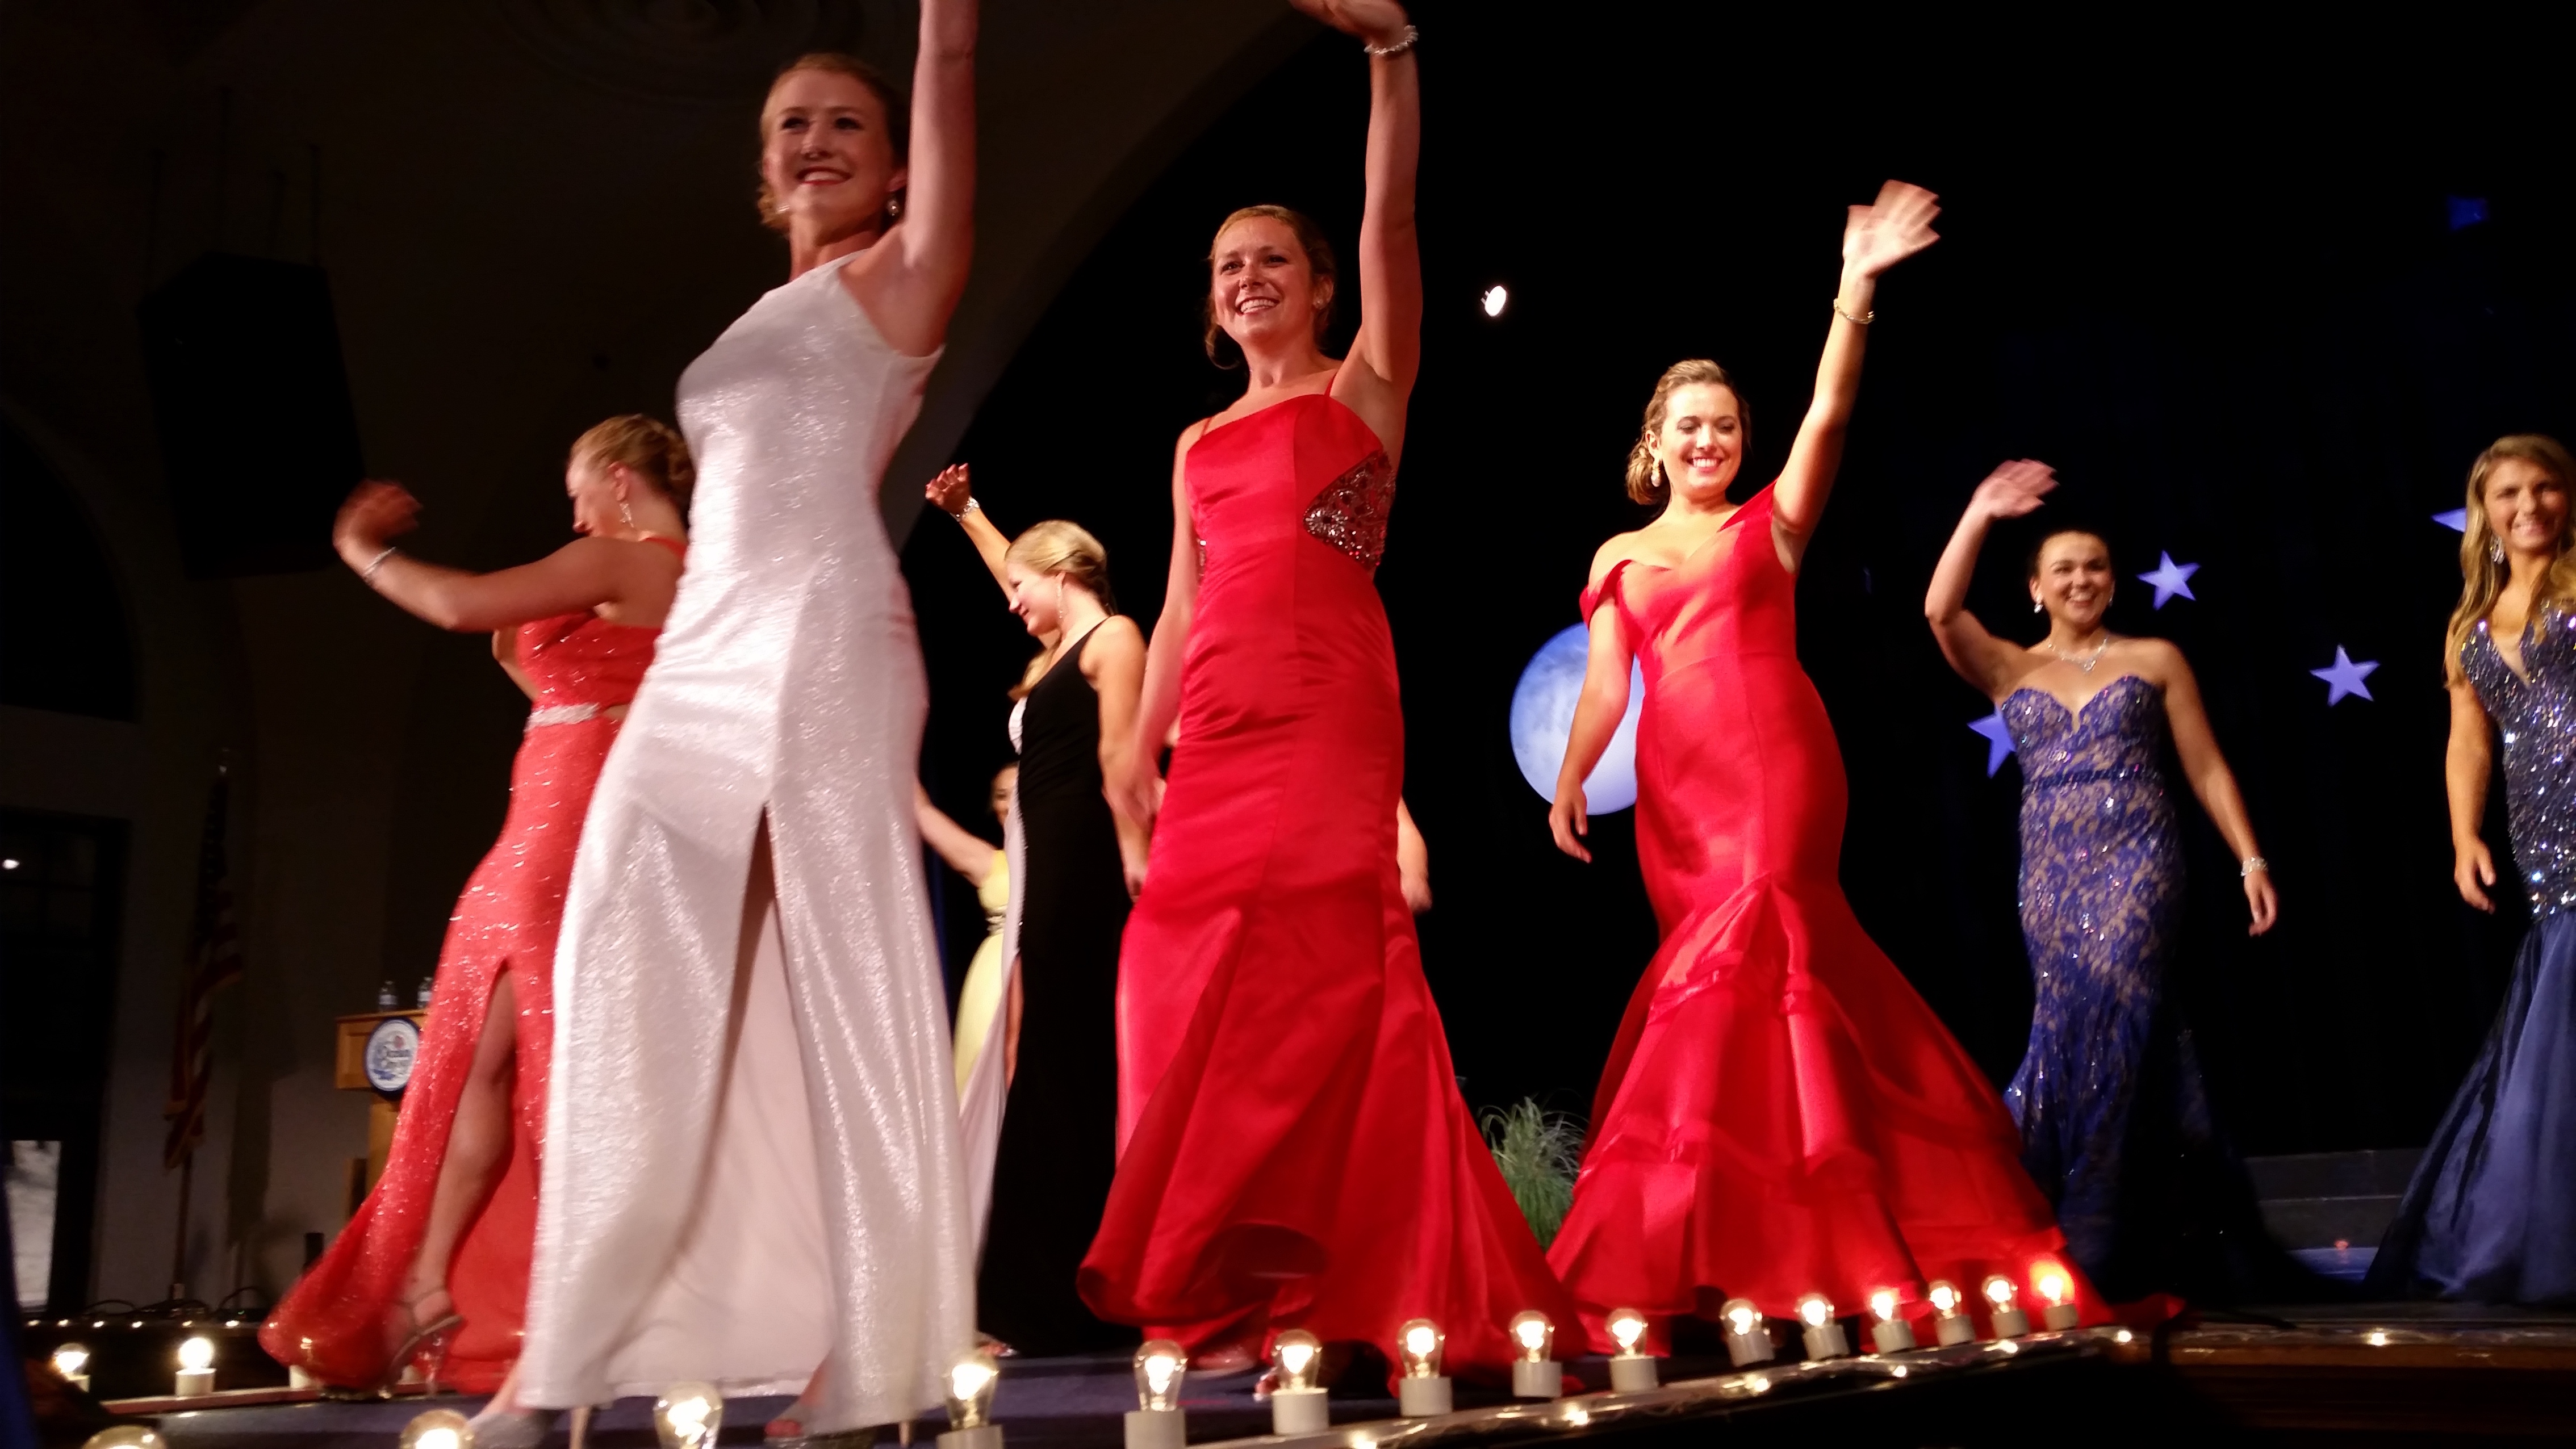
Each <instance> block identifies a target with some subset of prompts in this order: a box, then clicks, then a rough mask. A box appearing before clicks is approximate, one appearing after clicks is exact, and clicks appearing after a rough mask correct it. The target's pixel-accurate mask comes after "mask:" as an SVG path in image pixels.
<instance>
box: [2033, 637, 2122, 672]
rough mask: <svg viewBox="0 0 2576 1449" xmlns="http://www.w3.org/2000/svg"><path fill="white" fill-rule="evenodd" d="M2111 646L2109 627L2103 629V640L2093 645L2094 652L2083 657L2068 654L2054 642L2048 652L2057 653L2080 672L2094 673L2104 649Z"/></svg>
mask: <svg viewBox="0 0 2576 1449" xmlns="http://www.w3.org/2000/svg"><path fill="white" fill-rule="evenodd" d="M2110 647H2111V631H2110V630H2108V629H2105V630H2103V631H2102V639H2101V642H2100V643H2097V644H2095V645H2094V646H2093V652H2092V653H2090V654H2088V655H2086V656H2084V657H2083V658H2081V659H2078V658H2076V657H2074V656H2073V655H2071V654H2068V653H2067V652H2066V651H2065V650H2063V649H2060V648H2058V647H2057V645H2056V644H2054V643H2051V644H2050V645H2049V646H2048V652H2049V653H2051V654H2054V655H2056V656H2057V657H2058V658H2059V659H2060V660H2063V661H2064V662H2066V663H2068V664H2072V665H2074V666H2075V669H2076V672H2077V673H2079V674H2090V673H2092V672H2093V666H2094V665H2096V664H2099V663H2101V662H2102V651H2104V650H2106V649H2108V648H2110Z"/></svg>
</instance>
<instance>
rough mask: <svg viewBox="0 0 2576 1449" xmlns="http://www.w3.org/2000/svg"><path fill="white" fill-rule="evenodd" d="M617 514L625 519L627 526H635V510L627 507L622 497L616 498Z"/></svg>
mask: <svg viewBox="0 0 2576 1449" xmlns="http://www.w3.org/2000/svg"><path fill="white" fill-rule="evenodd" d="M617 516H618V517H619V518H621V519H623V520H625V523H626V526H627V527H628V528H633V527H634V526H635V510H634V509H632V508H629V507H627V506H626V500H625V499H623V498H620V499H618V500H617Z"/></svg>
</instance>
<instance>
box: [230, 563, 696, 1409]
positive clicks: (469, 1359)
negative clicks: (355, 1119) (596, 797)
mask: <svg viewBox="0 0 2576 1449" xmlns="http://www.w3.org/2000/svg"><path fill="white" fill-rule="evenodd" d="M653 541H654V542H656V543H662V544H666V545H668V546H669V547H671V548H672V549H673V550H674V551H677V550H678V547H679V546H678V545H677V544H673V543H671V542H670V541H669V540H667V539H660V538H656V539H654V540H653ZM660 632H661V631H660V630H658V629H639V628H635V627H633V626H630V625H624V624H612V623H609V622H608V621H607V620H605V619H602V618H600V617H599V616H597V615H596V614H591V613H588V612H584V613H579V614H564V615H561V616H559V617H556V618H552V619H538V620H536V621H534V622H532V623H527V624H522V625H520V626H519V639H518V658H519V667H520V668H521V669H522V670H524V671H525V672H526V673H527V675H528V677H529V679H530V680H531V681H532V682H534V683H535V684H536V686H537V698H536V701H535V704H534V707H533V708H532V710H531V711H530V713H529V716H528V732H527V738H526V740H525V741H524V742H523V743H521V744H520V746H519V755H518V759H517V761H516V763H515V764H513V765H512V767H511V770H510V814H509V818H508V819H507V820H506V821H505V822H503V824H502V826H501V838H500V839H499V840H497V841H495V842H493V845H492V850H491V853H490V854H488V855H486V856H484V857H483V863H482V864H481V865H479V866H477V867H475V870H474V874H473V876H472V877H471V878H469V879H468V880H467V881H466V883H465V893H464V895H462V896H460V897H459V898H458V899H457V903H456V915H455V916H454V918H452V919H451V920H450V921H449V922H448V925H447V942H446V945H445V946H444V947H443V948H441V950H440V951H439V956H438V975H437V978H436V983H435V985H434V987H433V993H432V996H431V999H430V1008H429V1019H428V1021H427V1022H426V1023H425V1024H424V1025H423V1027H422V1029H421V1036H420V1055H419V1057H418V1059H417V1060H416V1061H415V1063H414V1065H413V1068H412V1077H411V1086H410V1087H409V1089H408V1090H406V1091H405V1092H404V1093H403V1103H402V1117H401V1120H400V1121H399V1122H398V1123H397V1124H396V1125H395V1127H394V1140H393V1146H392V1149H391V1152H390V1155H389V1156H388V1157H387V1158H386V1161H385V1175H384V1177H383V1179H382V1180H380V1181H379V1182H377V1184H376V1187H375V1190H374V1191H373V1192H370V1193H369V1194H367V1200H366V1202H365V1203H363V1204H361V1205H360V1206H359V1208H358V1211H357V1215H356V1216H354V1217H352V1218H350V1219H349V1226H348V1227H347V1228H346V1229H344V1230H343V1231H342V1232H341V1234H340V1237H339V1239H338V1241H336V1242H334V1243H333V1244H332V1245H331V1248H330V1251H328V1252H326V1253H324V1254H323V1255H322V1258H321V1260H320V1261H319V1262H317V1263H315V1264H314V1265H313V1267H312V1269H311V1270H310V1271H308V1272H307V1273H305V1275H304V1276H303V1277H302V1278H301V1279H299V1280H297V1282H296V1284H295V1287H294V1288H293V1289H292V1290H290V1291H289V1292H288V1293H287V1295H286V1299H285V1301H284V1302H282V1303H280V1304H278V1306H277V1311H276V1312H274V1313H272V1314H270V1315H269V1319H268V1322H267V1323H265V1324H263V1325H261V1327H260V1331H259V1341H260V1346H261V1347H263V1348H265V1349H267V1350H268V1352H269V1355H270V1357H272V1358H275V1359H276V1360H277V1361H278V1362H279V1363H282V1364H286V1365H289V1366H290V1367H301V1368H303V1369H305V1370H307V1371H308V1372H310V1373H311V1374H313V1376H314V1377H315V1378H318V1379H320V1380H321V1381H322V1382H323V1383H326V1384H337V1385H343V1386H349V1387H365V1386H368V1385H372V1384H374V1383H376V1382H378V1381H379V1380H380V1379H382V1378H383V1377H384V1375H385V1371H386V1368H387V1358H388V1356H389V1355H390V1354H391V1353H392V1351H393V1350H394V1348H395V1347H396V1346H397V1345H398V1344H399V1343H400V1341H401V1340H402V1338H403V1337H405V1336H406V1335H407V1334H408V1332H409V1325H408V1323H406V1322H404V1321H403V1319H402V1289H403V1281H404V1279H405V1277H406V1276H408V1275H409V1273H410V1272H411V1265H412V1261H413V1259H415V1258H416V1257H418V1256H419V1254H420V1244H421V1235H422V1232H423V1230H424V1229H425V1228H426V1227H427V1225H428V1219H429V1205H430V1199H431V1197H432V1195H433V1194H434V1193H435V1192H436V1191H437V1188H438V1174H439V1168H440V1167H441V1166H442V1165H443V1164H444V1163H445V1161H446V1158H447V1137H448V1131H449V1128H450V1127H451V1126H452V1125H453V1124H454V1122H455V1120H456V1104H457V1099H458V1098H459V1097H460V1096H461V1095H462V1093H463V1091H464V1086H465V1078H466V1074H467V1071H468V1070H469V1069H470V1068H471V1067H472V1065H473V1063H474V1048H475V1044H476V1042H477V1040H478V1039H479V1038H480V1036H481V1035H482V1031H483V1018H484V1016H485V1014H486V1013H487V1012H488V1011H489V1010H490V1008H491V1004H492V991H493V987H494V985H495V984H496V983H497V982H498V981H499V980H500V977H501V973H503V972H505V971H506V972H508V973H509V975H510V985H511V987H512V989H513V991H514V992H515V993H516V997H517V1006H518V1015H519V1019H518V1027H517V1053H518V1058H517V1063H516V1075H515V1082H514V1085H513V1089H512V1096H511V1104H510V1105H511V1116H512V1117H513V1118H514V1119H515V1128H516V1130H515V1132H514V1134H513V1141H512V1143H511V1150H510V1160H509V1163H508V1165H507V1167H506V1168H505V1169H504V1170H503V1171H502V1174H501V1176H500V1179H499V1181H498V1183H497V1185H496V1186H495V1187H494V1188H493V1190H492V1195H491V1196H490V1197H489V1198H487V1199H486V1200H485V1201H484V1204H483V1207H482V1210H481V1211H480V1212H479V1213H477V1214H476V1215H475V1217H474V1219H473V1221H472V1222H471V1223H469V1224H468V1225H467V1226H466V1228H465V1231H464V1234H463V1235H462V1237H460V1238H459V1239H458V1241H457V1244H456V1252H455V1256H454V1258H453V1259H452V1260H451V1261H450V1266H449V1269H448V1275H447V1288H448V1292H449V1293H450V1295H452V1296H453V1297H454V1298H455V1300H456V1311H457V1312H458V1313H459V1314H461V1315H462V1316H463V1317H464V1319H465V1326H464V1327H463V1328H461V1329H459V1330H458V1331H457V1334H456V1338H455V1340H454V1342H453V1343H452V1344H451V1345H450V1346H449V1349H448V1354H447V1364H446V1368H445V1370H444V1371H443V1372H442V1374H441V1380H442V1382H450V1383H454V1384H456V1385H457V1386H459V1387H461V1388H463V1389H465V1390H466V1391H468V1392H471V1393H489V1392H491V1391H493V1390H495V1389H497V1388H499V1387H500V1385H501V1380H502V1378H503V1376H504V1375H506V1374H507V1373H508V1372H509V1370H510V1365H511V1363H512V1362H513V1361H515V1360H516V1359H517V1358H518V1356H519V1338H520V1333H521V1329H522V1326H523V1324H524V1322H525V1320H526V1317H527V1307H528V1261H529V1256H530V1251H531V1248H532V1245H533V1243H534V1240H535V1235H536V1226H537V1154H538V1152H539V1151H540V1150H541V1149H542V1147H543V1145H544V1138H545V1125H546V1077H547V1071H546V1068H547V1063H548V1060H549V1058H550V1057H551V1056H552V1054H553V1049H554V986H553V975H554V971H553V967H554V955H555V932H556V929H557V928H558V927H559V926H561V924H562V923H563V904H564V890H565V887H566V885H567V884H568V883H569V882H570V881H571V879H572V859H573V849H574V846H575V845H576V844H578V843H579V841H580V839H581V824H582V817H583V816H584V815H585V814H586V813H588V811H589V809H590V792H591V787H592V786H593V785H594V784H596V783H597V782H598V780H599V769H600V766H601V765H602V764H603V763H605V762H606V760H607V759H608V747H609V745H610V744H611V743H613V742H614V741H615V740H616V738H617V723H618V722H617V721H615V720H612V719H609V718H608V717H607V716H606V715H604V714H603V713H601V711H603V710H605V709H607V708H608V707H609V706H611V705H618V704H625V703H628V702H630V701H632V700H633V699H634V698H635V686H636V684H637V682H638V681H640V680H642V679H643V677H644V666H646V665H648V664H650V663H652V662H653V641H654V636H655V635H657V634H658V633H660ZM395 1325H400V1327H396V1326H395Z"/></svg>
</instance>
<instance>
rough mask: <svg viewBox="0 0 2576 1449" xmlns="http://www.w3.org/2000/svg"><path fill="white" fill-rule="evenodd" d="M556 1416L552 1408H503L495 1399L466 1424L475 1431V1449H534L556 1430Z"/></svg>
mask: <svg viewBox="0 0 2576 1449" xmlns="http://www.w3.org/2000/svg"><path fill="white" fill-rule="evenodd" d="M557 1417H559V1416H558V1414H557V1413H556V1411H555V1410H553V1409H505V1408H502V1407H501V1406H500V1401H499V1400H497V1399H496V1400H494V1401H493V1402H492V1403H489V1404H486V1405H484V1407H483V1412H482V1413H479V1414H477V1415H475V1416H474V1417H473V1419H471V1420H470V1421H468V1422H467V1424H466V1427H467V1428H468V1429H471V1430H472V1431H473V1433H474V1449H537V1446H538V1445H540V1444H543V1443H545V1442H546V1436H547V1435H549V1434H552V1433H553V1432H554V1431H555V1420H556V1418H557Z"/></svg>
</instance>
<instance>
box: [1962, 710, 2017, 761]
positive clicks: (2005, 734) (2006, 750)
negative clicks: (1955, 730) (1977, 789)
mask: <svg viewBox="0 0 2576 1449" xmlns="http://www.w3.org/2000/svg"><path fill="white" fill-rule="evenodd" d="M1968 728H1970V729H1972V730H1974V731H1976V732H1977V733H1978V734H1981V735H1984V736H1985V737H1986V778H1987V779H1989V780H1991V779H1993V778H1994V777H1995V772H1996V771H1997V770H2000V769H2002V768H2003V767H2004V760H2005V758H2006V757H2007V756H2009V755H2011V754H2012V752H2013V737H2012V726H2011V725H2008V724H2006V723H2004V712H2003V708H2002V706H2000V705H1998V706H1997V707H1996V709H1995V712H1994V713H1993V714H1990V715H1987V716H1986V717H1985V718H1984V719H1981V720H1978V721H1977V722H1976V723H1974V724H1972V725H1970V726H1968Z"/></svg>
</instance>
